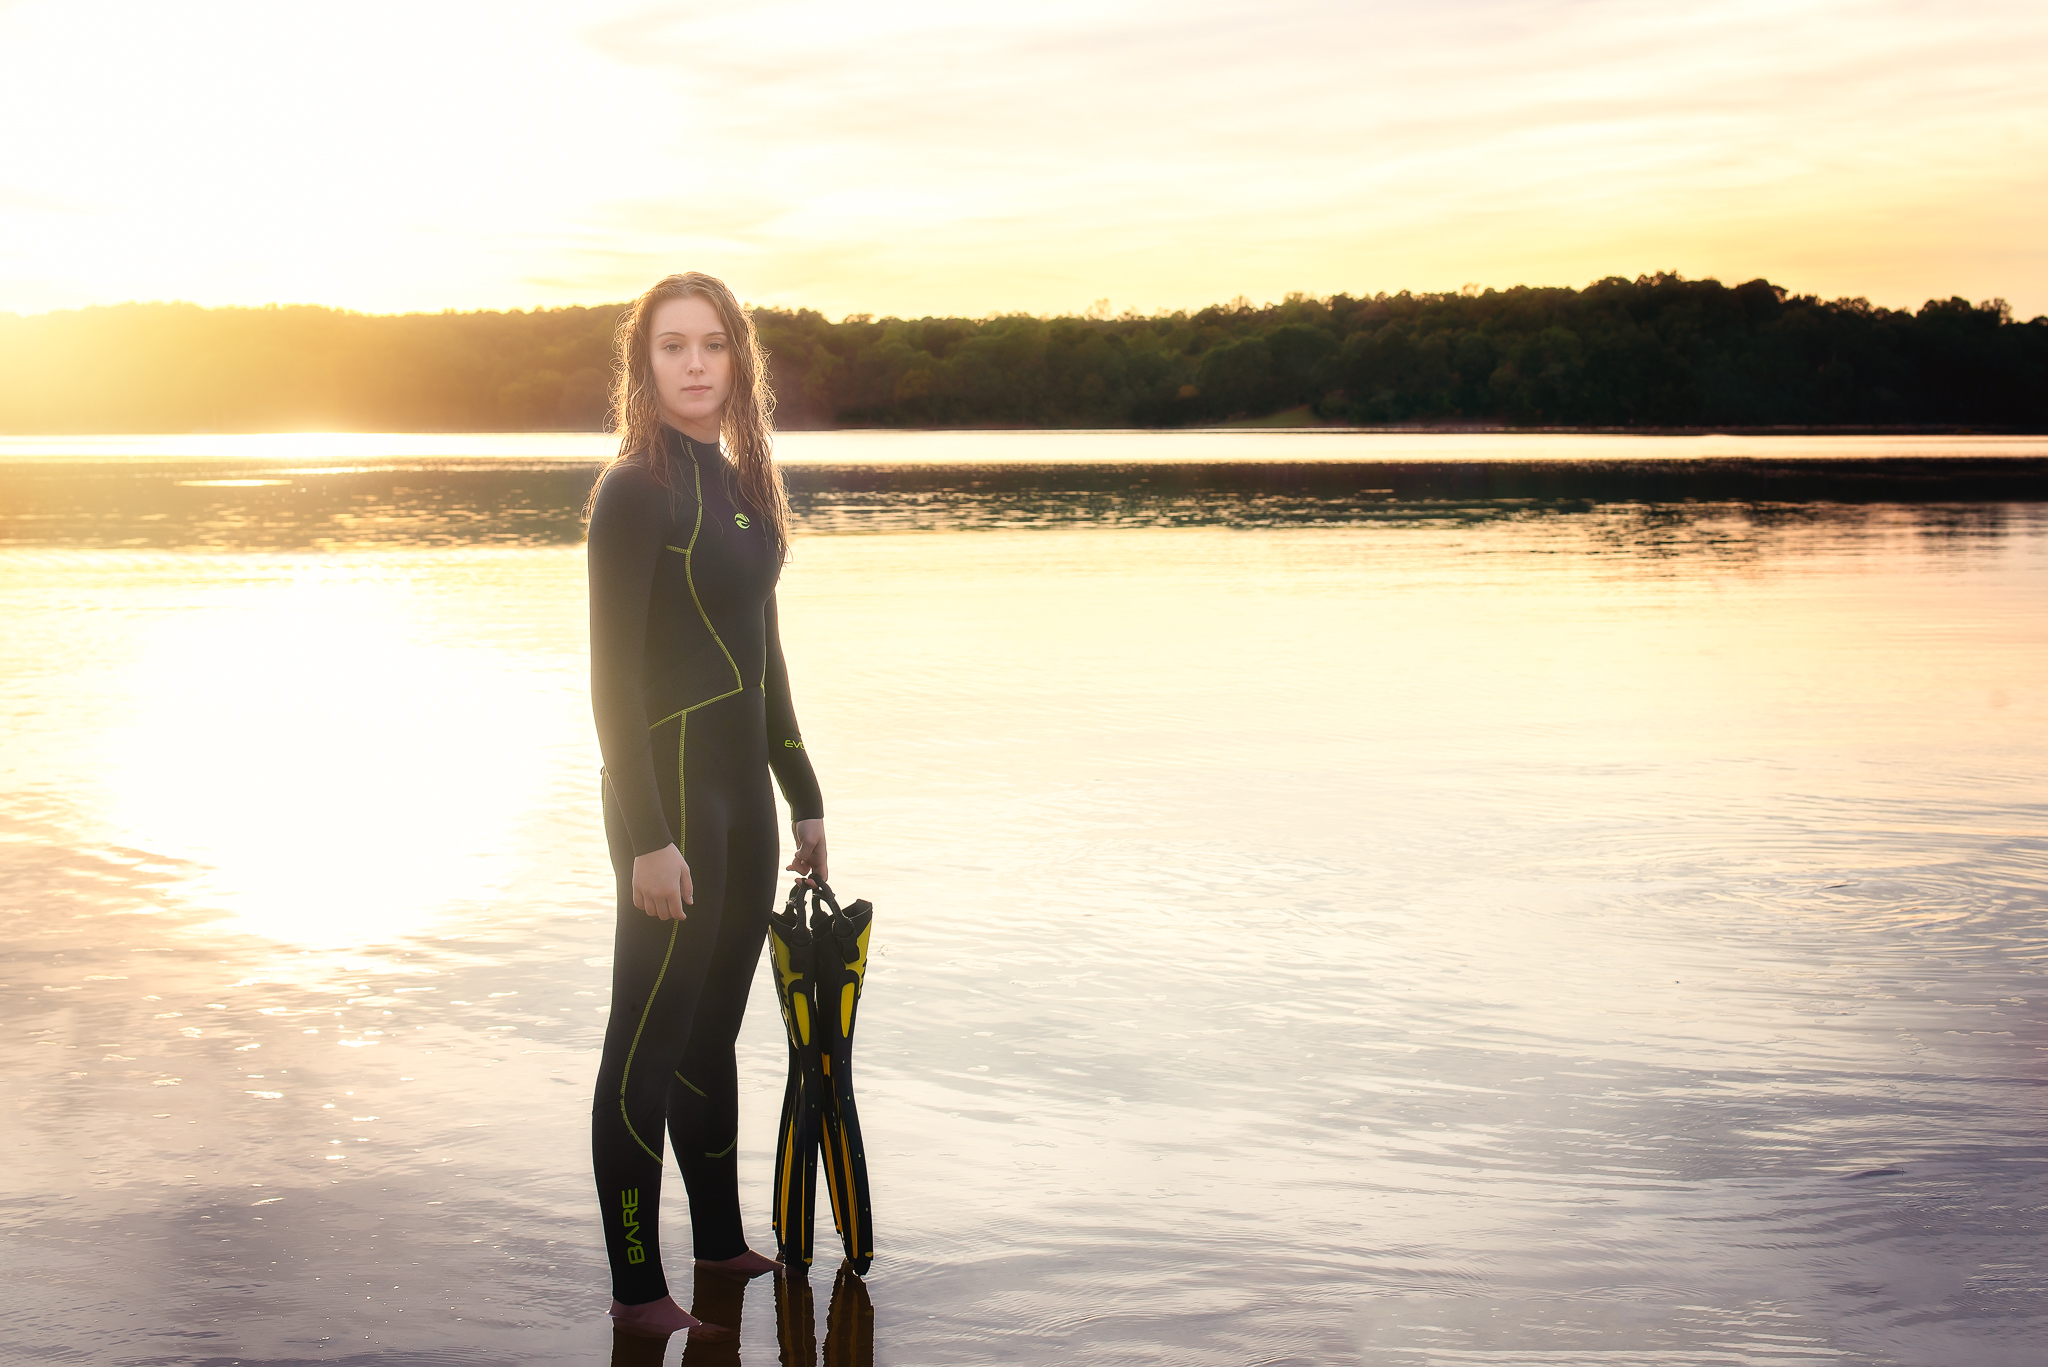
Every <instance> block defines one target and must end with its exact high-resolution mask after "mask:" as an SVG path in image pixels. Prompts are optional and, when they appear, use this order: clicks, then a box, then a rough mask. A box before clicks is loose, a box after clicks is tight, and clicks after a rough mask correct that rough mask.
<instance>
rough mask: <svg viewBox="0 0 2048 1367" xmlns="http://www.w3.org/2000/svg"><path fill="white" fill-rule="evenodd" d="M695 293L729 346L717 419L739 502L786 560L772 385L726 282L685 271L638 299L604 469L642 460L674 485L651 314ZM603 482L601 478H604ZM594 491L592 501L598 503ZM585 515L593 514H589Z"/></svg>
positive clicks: (624, 344)
mask: <svg viewBox="0 0 2048 1367" xmlns="http://www.w3.org/2000/svg"><path fill="white" fill-rule="evenodd" d="M692 295H694V296H696V297H697V298H699V299H705V300H709V301H710V304H711V307H712V308H714V309H716V310H717V311H718V318H719V322H720V323H721V324H722V325H723V326H724V328H725V336H726V342H727V344H728V345H729V346H730V347H731V348H732V350H731V353H730V354H731V356H732V393H731V394H730V395H729V396H728V397H727V398H726V401H725V412H724V414H723V415H722V416H721V417H720V419H719V435H720V437H721V438H722V440H723V443H724V447H725V454H726V458H727V460H729V461H730V462H731V467H732V470H733V472H734V474H735V475H736V476H737V477H738V482H739V488H738V490H737V493H738V494H739V497H740V498H741V499H742V500H743V501H744V502H745V503H746V504H747V506H748V507H749V508H751V509H752V510H753V511H754V512H755V514H757V515H758V516H759V517H760V518H762V519H763V521H765V522H766V524H767V531H768V534H769V536H771V537H772V538H774V541H775V548H776V550H777V551H779V552H780V553H781V554H783V555H785V556H787V555H788V554H789V496H788V495H787V494H786V493H785V492H784V491H783V487H782V473H781V472H780V471H779V470H777V469H776V468H775V461H774V458H773V454H772V452H773V447H774V439H773V437H772V436H771V435H770V434H771V432H772V431H773V428H772V425H771V423H772V419H773V418H774V416H775V394H774V392H773V391H772V390H771V389H770V388H769V387H768V365H767V361H766V358H765V357H764V356H763V355H762V353H761V343H760V341H759V339H758V338H756V337H755V335H754V320H753V319H752V318H749V317H748V316H747V311H746V310H745V309H743V308H741V307H740V301H739V300H738V299H737V298H736V297H734V295H733V292H732V291H731V290H729V289H727V288H726V286H725V282H724V281H723V280H720V279H718V278H716V277H715V276H709V275H706V274H704V273H703V272H702V271H685V272H683V273H682V274H681V275H671V276H668V277H667V278H665V279H663V280H660V281H657V282H656V283H655V284H654V286H653V288H651V289H649V290H648V291H647V293H645V294H643V295H641V296H640V297H639V298H638V299H636V300H634V301H633V307H632V308H631V309H629V310H628V311H627V312H626V314H625V315H624V316H623V317H621V318H620V319H619V331H618V351H617V356H616V359H615V361H614V368H615V372H616V373H615V375H614V378H613V387H612V422H613V427H614V430H615V431H616V432H617V433H618V434H619V453H618V455H616V456H614V457H613V458H612V461H611V464H610V465H607V466H606V467H605V473H606V474H609V473H610V472H611V470H612V468H613V467H614V466H618V465H623V464H625V463H627V462H628V461H635V460H637V461H644V462H645V463H646V465H647V468H648V471H649V473H651V474H652V475H653V476H654V479H655V482H656V483H658V484H660V485H661V486H662V488H664V489H674V488H675V485H676V469H675V463H676V459H677V456H678V455H679V454H680V452H679V450H678V447H677V445H676V443H675V438H674V437H673V436H671V435H670V434H671V431H672V429H671V428H670V426H669V424H668V423H667V422H666V421H665V420H664V419H663V418H662V416H661V402H660V400H659V399H658V398H657V397H656V394H655V390H654V363H653V352H652V340H653V339H652V338H651V336H650V335H649V333H650V330H651V329H652V327H653V325H654V311H655V310H656V309H657V308H659V307H661V305H663V304H664V303H666V302H667V301H669V300H671V299H686V298H689V297H691V296H692ZM599 482H600V483H602V482H603V476H600V477H599ZM596 497H597V494H596V490H595V489H594V488H593V489H592V491H591V499H592V501H593V502H594V501H595V500H596ZM585 515H586V516H588V510H587V509H586V512H585Z"/></svg>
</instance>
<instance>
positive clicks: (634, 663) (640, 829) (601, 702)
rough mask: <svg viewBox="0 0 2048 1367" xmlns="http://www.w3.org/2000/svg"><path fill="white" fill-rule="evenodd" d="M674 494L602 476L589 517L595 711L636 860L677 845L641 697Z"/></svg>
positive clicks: (628, 473)
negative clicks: (650, 610)
mask: <svg viewBox="0 0 2048 1367" xmlns="http://www.w3.org/2000/svg"><path fill="white" fill-rule="evenodd" d="M667 511H668V490H666V489H664V488H662V487H661V486H660V485H659V484H656V483H655V482H654V480H653V479H652V478H651V477H650V476H649V475H648V474H647V473H646V472H645V471H643V470H639V469H635V468H634V467H632V466H619V467H616V468H614V469H612V470H611V471H610V472H609V473H607V474H606V475H605V477H604V483H603V484H602V485H600V486H599V487H598V491H597V501H596V502H595V504H593V505H592V507H591V510H590V545H589V548H588V554H589V566H590V710H591V713H592V714H593V715H594V716H595V718H596V720H597V748H598V750H599V752H600V753H602V754H603V756H604V771H605V776H606V780H607V781H608V782H609V783H610V784H611V789H612V797H613V799H614V800H615V801H616V802H617V803H618V804H619V812H620V814H621V815H622V816H624V817H625V819H626V830H627V832H628V833H629V834H630V835H631V837H632V841H633V853H634V854H635V855H643V854H652V853H654V852H655V851H657V850H660V849H661V848H662V847H664V846H666V845H670V844H673V843H674V841H675V837H674V836H673V835H672V834H670V832H669V828H668V817H667V816H666V815H665V814H664V813H663V812H662V809H661V790H660V788H659V787H657V786H656V784H655V779H654V750H653V747H652V746H651V745H650V744H649V743H648V739H647V707H646V703H645V702H644V701H643V700H642V697H641V691H640V690H641V684H642V674H643V668H642V665H643V660H644V658H645V656H646V653H647V600H648V598H649V596H650V594H651V593H652V591H653V587H654V569H655V565H656V564H657V563H658V562H659V560H660V558H661V545H662V538H663V535H664V533H665V532H666V530H667V526H668V516H667Z"/></svg>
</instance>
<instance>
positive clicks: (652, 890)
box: [633, 845, 696, 921]
mask: <svg viewBox="0 0 2048 1367" xmlns="http://www.w3.org/2000/svg"><path fill="white" fill-rule="evenodd" d="M695 894H696V890H695V889H694V888H693V887H692V886H691V884H690V866H689V864H688V863H686V862H685V861H684V859H683V852H682V851H681V850H679V849H677V848H676V847H675V846H674V845H666V846H664V847H662V848H661V849H658V850H655V851H654V852H652V853H651V854H643V855H640V856H638V857H636V858H635V859H634V860H633V905H634V906H636V907H638V908H640V910H642V911H644V912H646V913H647V914H648V915H649V916H652V917H655V918H657V919H658V920H663V921H680V920H682V919H683V907H684V905H685V904H687V903H690V902H693V901H694V900H695Z"/></svg>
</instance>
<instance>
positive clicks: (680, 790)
mask: <svg viewBox="0 0 2048 1367" xmlns="http://www.w3.org/2000/svg"><path fill="white" fill-rule="evenodd" d="M690 478H691V480H692V481H694V483H695V486H696V490H697V519H696V521H695V522H693V523H691V524H690V544H689V545H687V546H667V545H664V546H663V547H662V549H663V550H669V551H674V552H675V553H676V554H677V555H680V556H681V557H682V558H683V580H684V582H686V583H687V584H689V586H690V601H691V602H692V603H695V604H696V605H697V616H698V617H699V618H701V619H702V620H703V622H704V630H706V631H708V632H710V633H711V640H712V643H713V644H714V645H716V646H717V647H718V653H719V654H721V655H723V656H725V663H726V664H727V666H729V667H730V668H731V670H732V681H733V685H734V686H733V687H732V688H731V689H730V690H728V691H727V692H724V693H721V694H719V695H718V696H717V697H715V698H706V699H704V701H702V702H696V703H691V704H690V705H689V706H688V707H685V708H684V709H683V710H682V711H680V712H671V713H669V714H668V715H667V716H666V717H663V718H662V719H661V720H660V721H658V722H656V723H654V726H650V727H648V728H647V729H648V730H650V731H652V730H653V729H654V728H655V727H656V726H665V725H667V724H668V723H669V722H672V721H676V719H677V718H678V717H680V718H682V720H681V721H680V722H677V725H676V808H677V813H676V816H677V824H678V825H680V826H681V827H682V835H683V840H684V841H685V842H687V841H688V840H689V838H690V786H689V783H688V776H687V775H685V774H684V773H683V751H684V749H685V747H687V746H688V744H689V741H690V714H691V713H692V712H695V711H696V710H697V709H698V708H700V707H709V706H711V704H713V703H715V702H724V701H725V700H726V699H727V698H730V697H732V696H734V695H735V694H738V693H744V692H746V691H747V682H746V680H745V679H743V678H741V677H740V667H739V665H738V664H737V663H736V662H735V661H734V660H733V658H732V652H731V651H730V650H727V649H726V648H725V638H724V637H722V636H720V635H719V634H718V628H717V627H715V626H713V625H711V614H710V613H708V612H706V611H704V600H703V599H702V598H699V597H698V596H697V569H696V556H697V538H698V536H699V535H701V534H702V533H703V530H704V472H703V471H702V470H701V469H699V468H698V467H697V462H696V461H695V460H692V461H691V462H690ZM641 1147H642V1148H645V1147H646V1146H645V1145H644V1144H643V1145H642V1146H641Z"/></svg>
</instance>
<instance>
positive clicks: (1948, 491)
mask: <svg viewBox="0 0 2048 1367" xmlns="http://www.w3.org/2000/svg"><path fill="white" fill-rule="evenodd" d="M126 440H127V441H128V443H129V445H130V446H133V445H137V444H139V445H141V446H143V447H144V448H145V450H144V451H141V452H138V451H135V450H131V449H129V446H123V445H122V444H121V442H120V441H116V442H114V443H112V444H109V445H107V449H106V450H105V451H102V450H101V449H100V445H96V444H95V443H96V442H99V441H100V439H88V438H75V439H69V441H70V445H69V446H67V445H66V439H58V438H15V439H13V443H14V444H15V445H16V446H17V447H18V449H16V450H14V451H12V452H9V451H7V450H6V449H5V445H6V443H0V545H15V546H36V545H63V546H102V547H109V548H114V547H127V548H140V547H151V548H157V549H166V550H169V549H194V548H201V547H205V548H213V549H223V550H272V551H291V550H345V549H358V548H365V547H371V546H392V545H406V546H447V545H504V546H514V545H516V546H542V545H573V544H576V543H577V542H578V541H580V539H581V537H582V534H583V524H582V516H581V514H582V508H583V502H584V499H585V497H586V495H587V494H588V493H589V489H590V484H591V481H592V479H593V478H594V476H595V474H596V472H597V470H598V468H599V465H600V463H601V460H602V455H603V452H602V449H601V445H602V439H601V438H594V437H587V436H580V437H570V436H554V437H549V436H545V435H513V436H501V437H474V436H472V437H448V436H433V437H402V438H401V437H379V436H364V435H357V434H336V433H308V434H301V435H298V436H293V437H277V438H261V437H237V438H133V439H126ZM781 441H782V446H781V448H780V449H781V454H782V455H783V456H784V458H785V463H784V469H785V473H786V475H787V478H788V482H789V486H790V495H791V503H792V506H793V507H794V509H795V511H796V514H797V517H798V520H799V522H800V524H801V526H802V527H803V529H804V530H805V531H809V532H814V533H815V532H827V533H840V532H891V531H913V530H917V531H950V530H961V529H967V528H976V529H990V528H1006V527H1007V528H1021V527H1048V526H1073V525H1086V526H1092V527H1109V526H1114V527H1184V526H1231V527H1243V528H1266V527H1280V526H1301V525H1307V526H1331V525H1358V524H1369V525H1388V524H1392V525H1412V524H1415V523H1429V522H1446V521H1448V522H1470V521H1475V520H1487V519H1494V518H1501V517H1521V516H1530V515H1541V514H1545V513H1576V512H1584V511H1587V510H1588V509H1589V508H1591V507H1594V506H1596V505H1602V504H1617V503H1634V504H1666V503H1687V502H1693V503H1699V502H1708V503H1740V504H1746V505H1751V506H1764V507H1774V508H1786V507H1794V506H1797V505H1801V504H1810V503H1813V502H1816V501H1825V502H1829V503H1839V504H1871V503H1915V504H1923V505H1925V504H1939V503H1954V504H1965V503H1974V504H1980V505H1982V504H1987V503H1997V502H2000V501H2010V500H2040V499H2048V443H2044V442H2043V441H2042V440H2040V439H2038V438H2000V437H1990V438H1971V437H1949V438H1939V439H1936V438H1886V439H1876V438H1782V439H1758V438H1644V437H1567V436H1563V435H1558V434H1543V433H1537V434H1504V433H1495V434H1482V435H1466V436H1456V435H1438V436H1416V435H1413V434H1407V435H1403V434H1389V433H1246V432H1179V433H1134V432H1124V433H1016V432H1005V433H973V432H964V433H962V432H924V433H877V432H808V433H789V434H785V435H784V437H783V438H782V439H781ZM207 442H219V443H223V444H222V445H220V446H219V447H218V449H214V448H210V447H208V446H207V445H206V444H205V443H207ZM266 443H268V444H266ZM593 443H597V445H596V446H593ZM124 451H126V452H127V455H128V457H129V458H126V459H123V458H120V456H121V453H122V452H124ZM143 456H146V457H147V458H141V457H143ZM320 456H326V457H328V458H329V459H327V460H326V461H324V462H323V461H321V460H318V459H316V457H320Z"/></svg>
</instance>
